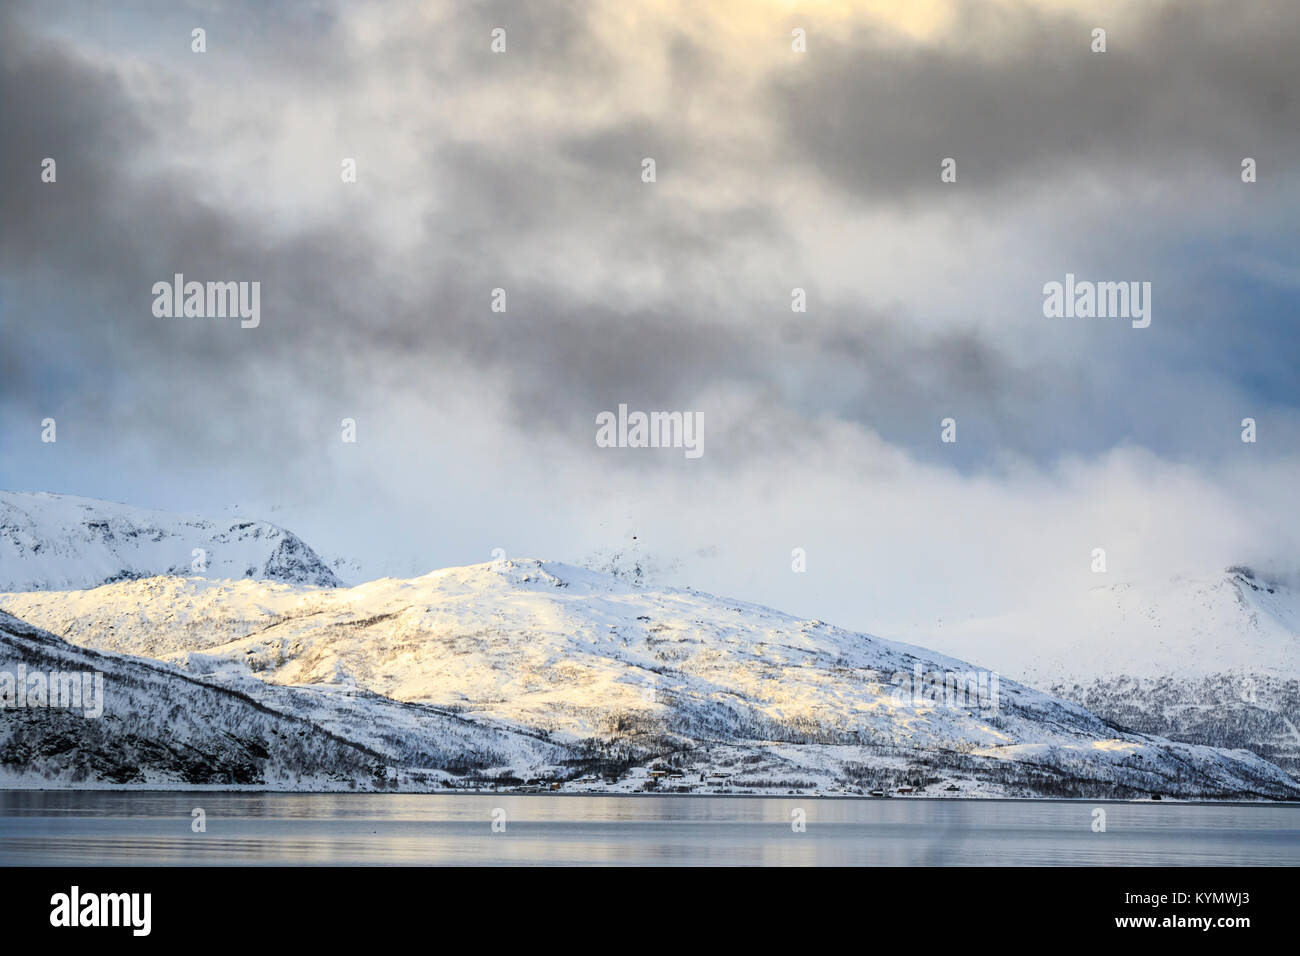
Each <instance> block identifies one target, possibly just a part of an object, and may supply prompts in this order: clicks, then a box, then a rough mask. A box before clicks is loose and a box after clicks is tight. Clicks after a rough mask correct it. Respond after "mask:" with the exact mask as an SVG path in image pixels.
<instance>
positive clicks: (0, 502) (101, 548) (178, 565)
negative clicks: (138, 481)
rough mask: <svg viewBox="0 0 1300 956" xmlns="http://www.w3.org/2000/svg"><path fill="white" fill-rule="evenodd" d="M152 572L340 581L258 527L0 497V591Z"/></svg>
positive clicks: (308, 552)
mask: <svg viewBox="0 0 1300 956" xmlns="http://www.w3.org/2000/svg"><path fill="white" fill-rule="evenodd" d="M156 575H197V576H201V577H208V578H245V577H246V578H253V579H255V580H263V581H282V582H287V583H292V584H309V585H315V586H318V587H339V586H340V585H341V584H342V582H341V581H340V580H339V579H338V578H337V577H336V576H335V574H334V572H333V571H331V570H330V569H329V567H328V566H327V565H326V564H325V562H324V561H322V560H321V558H320V557H319V556H318V555H317V554H316V552H315V551H313V550H312V549H311V548H310V547H308V546H307V544H306V543H305V542H304V541H303V540H302V539H301V538H299V537H298V536H297V535H295V534H293V533H292V532H291V531H288V530H286V529H284V528H281V527H279V526H278V525H274V524H271V523H269V522H266V521H258V520H254V519H250V518H240V517H228V518H205V517H202V516H200V515H186V514H174V513H171V512H166V511H155V510H152V509H148V508H139V507H135V506H132V505H125V504H118V503H116V502H110V501H100V500H97V499H94V498H81V497H77V496H74V495H57V494H50V493H48V492H17V491H0V590H8V591H38V590H50V589H59V590H71V589H78V588H91V587H97V586H98V585H101V584H106V583H112V582H114V581H124V580H132V579H135V578H143V577H153V576H156Z"/></svg>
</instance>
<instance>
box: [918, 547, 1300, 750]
mask: <svg viewBox="0 0 1300 956" xmlns="http://www.w3.org/2000/svg"><path fill="white" fill-rule="evenodd" d="M929 640H930V641H931V643H933V644H935V645H936V646H938V647H942V648H943V649H944V650H946V651H949V652H950V653H955V654H963V655H971V656H976V657H978V659H979V660H981V661H985V662H987V663H989V664H990V665H991V666H995V667H997V668H999V669H1000V670H1001V671H1002V672H1003V673H1006V674H1008V675H1011V676H1014V677H1015V678H1017V679H1019V680H1023V681H1025V682H1027V683H1030V684H1032V685H1034V686H1037V687H1041V688H1043V689H1044V690H1049V691H1051V692H1052V693H1054V694H1058V695H1061V696H1064V697H1066V698H1068V699H1070V700H1072V701H1075V702H1077V703H1080V704H1082V705H1084V706H1086V707H1088V708H1089V709H1090V710H1093V711H1095V712H1096V713H1099V714H1101V715H1103V716H1105V717H1107V718H1108V719H1111V720H1114V721H1117V722H1120V723H1122V724H1124V725H1125V726H1129V727H1133V728H1135V729H1138V730H1142V731H1145V732H1148V733H1158V734H1162V735H1166V736H1170V737H1173V738H1175V739H1178V740H1187V741H1191V742H1195V743H1203V744H1210V745H1214V746H1228V747H1246V748H1248V749H1251V750H1254V751H1256V752H1257V753H1260V754H1261V755H1263V756H1265V757H1267V758H1268V759H1270V760H1272V761H1274V762H1276V763H1279V764H1280V765H1282V766H1284V767H1288V768H1290V769H1292V770H1293V771H1300V726H1297V722H1300V591H1298V590H1297V589H1296V588H1295V586H1294V585H1292V584H1290V583H1288V582H1286V581H1281V580H1272V579H1269V578H1267V577H1265V576H1263V575H1260V574H1257V573H1256V572H1254V571H1252V570H1250V569H1249V568H1245V567H1233V568H1229V569H1228V570H1227V571H1226V572H1224V574H1223V575H1221V576H1217V577H1209V578H1180V579H1175V580H1172V581H1167V582H1162V583H1159V584H1154V585H1134V584H1116V585H1109V586H1105V587H1097V588H1092V589H1091V590H1089V591H1088V592H1086V593H1085V594H1083V595H1081V596H1080V598H1079V600H1078V602H1077V603H1076V604H1075V605H1073V606H1062V605H1061V604H1059V603H1055V604H1053V605H1051V606H1047V607H1037V608H1034V607H1028V608H1024V609H1021V610H1020V611H1018V612H1017V613H1015V614H1011V615H1006V616H1003V617H997V618H991V619H985V620H979V621H972V622H968V623H966V624H964V625H961V626H958V627H949V628H945V629H942V630H939V631H936V632H935V634H934V635H933V636H932V638H930V639H929Z"/></svg>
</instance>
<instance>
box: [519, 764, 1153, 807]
mask: <svg viewBox="0 0 1300 956" xmlns="http://www.w3.org/2000/svg"><path fill="white" fill-rule="evenodd" d="M636 780H641V781H644V782H645V783H647V784H648V785H649V786H650V787H653V788H655V789H658V788H659V787H660V786H662V787H663V788H664V789H665V790H676V789H679V788H680V789H692V788H695V787H706V788H717V789H727V788H729V787H731V786H733V785H735V783H736V781H734V780H733V776H732V774H730V773H724V772H721V771H701V770H686V771H682V770H674V769H668V768H665V767H661V766H660V767H652V768H650V769H649V770H647V771H645V776H644V777H641V776H638V775H637V773H636V771H633V778H632V782H635V781H636ZM619 783H624V784H626V783H628V781H627V780H620V779H619V778H617V777H608V776H604V777H602V776H601V775H599V774H594V773H589V774H585V775H583V776H581V777H576V778H574V779H573V780H570V781H567V782H560V781H550V780H529V781H528V782H527V783H524V784H522V785H520V786H516V787H511V788H510V789H511V790H512V791H513V792H515V793H548V792H552V791H558V790H563V789H565V787H566V786H570V787H573V788H575V789H585V788H589V787H596V786H600V785H602V784H603V785H604V786H606V787H614V786H617V785H618V784H619ZM943 789H944V791H946V792H949V793H958V792H960V789H961V788H960V787H957V786H955V785H953V784H949V785H948V786H946V787H944V788H943ZM790 792H791V793H793V792H794V791H790ZM825 792H826V793H842V794H846V795H857V796H872V797H891V796H894V795H898V796H904V797H905V796H911V795H912V794H919V793H925V792H926V788H925V785H924V784H923V783H915V784H907V785H904V786H901V787H896V788H893V789H890V788H878V789H875V790H864V789H863V788H861V787H850V786H840V787H830V788H828V789H827V790H826V791H825ZM1157 799H1158V798H1157Z"/></svg>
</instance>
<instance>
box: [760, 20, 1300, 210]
mask: <svg viewBox="0 0 1300 956" xmlns="http://www.w3.org/2000/svg"><path fill="white" fill-rule="evenodd" d="M957 10H958V11H959V16H958V19H957V22H956V23H955V24H954V25H953V27H952V29H951V30H950V31H949V32H948V33H947V35H946V40H945V42H943V43H941V44H925V45H921V44H916V45H913V44H905V43H900V42H898V40H897V38H895V37H892V36H891V35H889V34H887V33H885V32H883V31H881V30H880V29H878V28H874V29H873V28H868V27H862V28H859V29H857V30H853V31H851V32H850V33H848V34H847V35H843V36H841V35H836V34H834V33H830V32H828V33H826V34H819V35H817V36H816V39H815V47H814V48H813V49H812V51H811V52H810V53H809V54H808V62H806V63H803V64H801V65H800V67H799V68H798V69H789V70H786V71H783V72H782V73H780V74H779V75H778V76H777V77H775V78H774V79H773V81H772V83H771V86H770V91H769V92H770V100H771V102H770V106H771V109H772V111H773V113H774V115H776V116H778V117H779V118H780V122H781V124H782V132H783V135H782V137H781V141H782V143H783V145H784V148H785V150H787V151H788V154H789V155H790V156H791V157H792V158H795V159H798V160H799V161H801V162H803V163H805V164H807V165H808V166H809V167H811V168H813V169H815V170H817V171H818V172H819V173H821V174H822V175H824V176H826V177H828V178H829V179H830V180H833V181H834V183H835V184H836V185H837V186H838V187H839V188H841V189H843V190H845V191H846V192H848V193H849V194H852V195H856V196H859V197H862V198H865V199H869V200H871V201H874V202H878V201H886V202H888V201H893V200H898V199H908V198H911V199H915V198H918V197H933V195H934V193H935V190H936V189H937V188H938V183H939V179H938V174H939V164H940V161H941V160H942V159H943V158H945V157H950V156H951V157H954V158H956V159H957V163H958V172H959V176H958V182H959V183H960V187H959V188H960V190H961V192H962V194H963V195H969V194H970V193H972V192H979V193H990V194H994V195H996V196H998V198H999V199H1002V200H1005V199H1006V198H1007V194H1008V193H1013V192H1015V191H1016V190H1017V189H1020V190H1029V191H1033V187H1035V186H1037V185H1040V184H1042V183H1053V182H1056V183H1060V184H1061V185H1062V186H1064V187H1068V186H1069V185H1071V184H1072V182H1073V181H1074V180H1075V178H1076V177H1079V176H1084V177H1086V178H1090V179H1094V180H1100V181H1103V182H1106V183H1107V185H1108V186H1110V187H1111V188H1114V189H1118V190H1120V191H1121V192H1122V191H1126V190H1128V189H1132V188H1134V187H1135V186H1141V185H1143V184H1144V183H1151V182H1162V181H1174V182H1177V181H1178V180H1182V179H1185V178H1186V177H1187V176H1188V175H1189V173H1193V172H1195V173H1209V174H1210V175H1212V176H1214V177H1215V178H1218V179H1220V180H1222V181H1225V182H1228V183H1231V182H1233V181H1235V176H1236V173H1237V172H1238V169H1239V163H1240V161H1241V159H1242V157H1243V156H1253V157H1255V158H1256V159H1258V160H1259V161H1260V163H1261V165H1262V166H1264V167H1267V168H1270V169H1271V170H1272V173H1271V175H1273V176H1279V175H1281V174H1282V172H1283V170H1284V169H1289V170H1292V171H1294V170H1295V169H1296V168H1297V166H1298V165H1300V164H1298V163H1297V156H1300V56H1297V49H1296V37H1297V36H1300V6H1298V5H1296V4H1289V3H1272V2H1267V0H1246V2H1242V3H1234V4H1231V5H1225V4H1222V3H1211V2H1206V0H1201V2H1179V3H1160V4H1152V5H1142V7H1141V8H1140V9H1138V8H1137V5H1130V6H1129V7H1128V8H1125V9H1124V10H1123V12H1122V13H1120V14H1118V15H1117V16H1115V17H1094V18H1092V19H1088V18H1086V17H1082V16H1080V15H1079V14H1078V13H1077V12H1073V11H1069V12H1055V11H1048V10H1042V9H1037V8H1034V7H1032V6H1029V5H1027V4H1025V5H1020V6H1017V7H1013V8H1010V9H1006V10H1000V9H999V8H997V7H995V6H993V5H989V6H987V7H986V6H984V5H979V6H976V5H966V4H960V5H958V6H957ZM1098 26H1100V27H1103V28H1106V29H1107V31H1108V35H1107V52H1105V53H1094V52H1092V50H1091V47H1090V43H1091V31H1092V29H1093V28H1094V27H1098Z"/></svg>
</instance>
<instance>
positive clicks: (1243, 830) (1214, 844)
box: [0, 791, 1300, 866]
mask: <svg viewBox="0 0 1300 956" xmlns="http://www.w3.org/2000/svg"><path fill="white" fill-rule="evenodd" d="M1095 806H1097V804H1094V803H1090V802H1019V801H937V800H908V799H889V800H815V799H809V798H802V799H801V798H793V797H789V798H735V797H661V796H659V797H657V796H645V797H601V796H488V795H484V796H453V795H444V794H427V795H426V794H406V795H390V794H384V795H379V794H259V793H217V792H197V793H196V792H190V793H157V792H148V793H146V792H112V793H104V792H90V791H80V792H66V791H64V792H54V791H52V792H32V791H27V792H23V791H7V792H0V864H5V865H34V864H43V865H58V866H64V865H79V864H86V865H95V864H103V865H132V864H149V865H184V864H241V865H256V864H281V865H293V864H360V865H366V864H375V865H384V864H403V865H424V864H431V865H447V864H450V865H525V866H529V865H556V864H559V865H591V864H595V865H626V864H636V865H688V864H709V865H723V866H729V865H787V866H818V865H823V866H824V865H831V866H858V865H877V866H878V865H891V866H908V865H929V866H951V865H958V866H960V865H990V864H992V865H1052V864H1066V865H1074V864H1098V865H1157V864H1173V865H1177V864H1188V865H1216V864H1228V865H1231V864H1265V865H1297V864H1300V807H1297V806H1276V805H1272V806H1270V805H1252V806H1222V805H1218V806H1191V805H1179V804H1171V803H1164V804H1159V805H1155V804H1148V803H1118V804H1103V806H1105V807H1106V811H1107V821H1106V822H1107V827H1106V832H1104V833H1094V832H1093V831H1092V810H1093V808H1094V807H1095ZM196 807H202V808H203V809H204V811H205V812H206V821H207V831H206V832H205V833H194V832H192V831H191V828H190V824H191V820H192V817H191V811H192V810H193V809H194V808H196ZM497 808H501V809H502V810H504V811H505V821H506V829H505V832H504V833H494V832H493V831H492V827H491V823H492V814H493V810H495V809H497ZM795 808H801V809H803V810H804V812H805V813H806V814H807V829H806V832H802V833H795V832H793V831H792V829H791V826H790V821H791V811H792V810H794V809H795Z"/></svg>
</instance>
